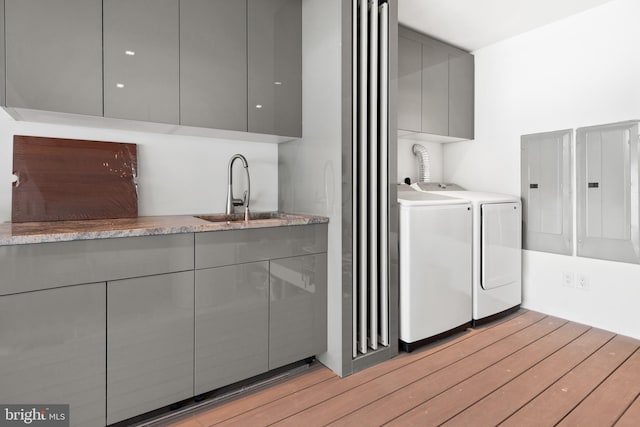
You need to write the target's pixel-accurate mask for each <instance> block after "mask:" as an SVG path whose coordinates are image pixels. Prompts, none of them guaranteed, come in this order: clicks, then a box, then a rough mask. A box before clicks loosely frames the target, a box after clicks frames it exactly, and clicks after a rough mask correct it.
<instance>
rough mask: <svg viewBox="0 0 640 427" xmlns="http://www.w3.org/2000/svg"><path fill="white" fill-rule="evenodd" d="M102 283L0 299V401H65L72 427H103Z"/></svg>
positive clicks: (104, 318)
mask: <svg viewBox="0 0 640 427" xmlns="http://www.w3.org/2000/svg"><path fill="white" fill-rule="evenodd" d="M105 297H106V294H105V284H104V283H98V284H92V285H82V286H71V287H66V288H61V289H53V290H46V291H39V292H30V293H24V294H19V295H9V296H3V297H0V378H2V380H1V381H0V402H2V403H3V404H12V403H13V404H56V403H68V404H69V405H70V411H71V426H78V427H85V426H98V427H99V426H104V425H105V424H106V422H105V412H104V402H105V386H106V385H105V365H106V359H105V353H106V348H105V343H106V337H105V333H106V324H105V320H106V314H105V307H106V301H105Z"/></svg>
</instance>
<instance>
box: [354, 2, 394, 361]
mask: <svg viewBox="0 0 640 427" xmlns="http://www.w3.org/2000/svg"><path fill="white" fill-rule="evenodd" d="M352 7H353V9H352V12H353V14H354V18H353V24H354V29H353V38H354V41H353V50H354V57H353V68H354V77H353V97H354V103H353V120H354V130H353V163H352V166H353V195H354V196H353V197H354V198H353V203H354V209H353V211H354V214H353V264H354V265H353V281H354V283H353V299H354V303H353V324H354V326H353V336H354V337H353V357H357V356H358V355H359V354H366V353H367V352H368V350H369V349H371V350H377V349H378V347H379V346H380V345H383V346H388V345H389V277H388V274H389V273H388V271H389V270H388V261H389V257H388V254H389V243H388V231H389V227H388V214H389V212H388V210H389V196H388V194H389V188H388V187H389V177H388V174H389V162H388V159H389V152H388V143H389V123H388V120H389V114H388V99H389V86H388V78H389V23H388V20H389V5H388V3H387V2H386V1H384V0H359V1H358V0H354V2H353V6H352Z"/></svg>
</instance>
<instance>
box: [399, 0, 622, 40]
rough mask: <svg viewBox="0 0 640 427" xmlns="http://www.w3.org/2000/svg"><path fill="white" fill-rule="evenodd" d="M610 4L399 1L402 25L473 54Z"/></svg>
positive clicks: (587, 0)
mask: <svg viewBox="0 0 640 427" xmlns="http://www.w3.org/2000/svg"><path fill="white" fill-rule="evenodd" d="M608 1H611V0H398V19H399V21H400V23H401V24H403V25H406V26H407V27H411V28H413V29H414V30H417V31H419V32H421V33H425V34H428V35H430V36H432V37H435V38H437V39H440V40H442V41H445V42H447V43H450V44H452V45H454V46H458V47H461V48H463V49H465V50H468V51H474V50H476V49H479V48H481V47H485V46H488V45H490V44H493V43H495V42H498V41H500V40H504V39H508V38H510V37H513V36H515V35H517V34H521V33H524V32H526V31H529V30H533V29H534V28H538V27H541V26H543V25H546V24H549V23H551V22H554V21H558V20H560V19H563V18H566V17H568V16H571V15H575V14H577V13H580V12H582V11H584V10H587V9H591V8H593V7H596V6H599V5H601V4H603V3H607V2H608Z"/></svg>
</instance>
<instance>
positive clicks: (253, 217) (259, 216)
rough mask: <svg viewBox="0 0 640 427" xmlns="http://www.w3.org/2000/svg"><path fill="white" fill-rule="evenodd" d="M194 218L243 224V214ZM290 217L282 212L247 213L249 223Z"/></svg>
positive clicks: (197, 216)
mask: <svg viewBox="0 0 640 427" xmlns="http://www.w3.org/2000/svg"><path fill="white" fill-rule="evenodd" d="M195 217H196V218H200V219H204V220H205V221H209V222H243V221H244V213H242V212H239V213H234V214H230V215H227V214H223V213H220V214H212V215H196V216H195ZM290 217H291V215H287V214H284V213H282V212H249V221H258V220H267V219H279V220H284V219H288V218H290Z"/></svg>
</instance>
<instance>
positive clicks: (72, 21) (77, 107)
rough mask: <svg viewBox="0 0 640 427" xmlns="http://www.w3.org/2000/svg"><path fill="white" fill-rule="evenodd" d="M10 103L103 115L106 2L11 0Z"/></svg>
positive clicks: (7, 3) (8, 2) (8, 30)
mask: <svg viewBox="0 0 640 427" xmlns="http://www.w3.org/2000/svg"><path fill="white" fill-rule="evenodd" d="M4 4H5V8H4V12H5V19H4V23H5V37H6V39H5V43H6V52H5V53H6V105H7V106H8V107H21V108H29V109H36V110H48V111H59V112H64V113H77V114H87V115H95V116H101V115H102V0H5V2H4Z"/></svg>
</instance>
